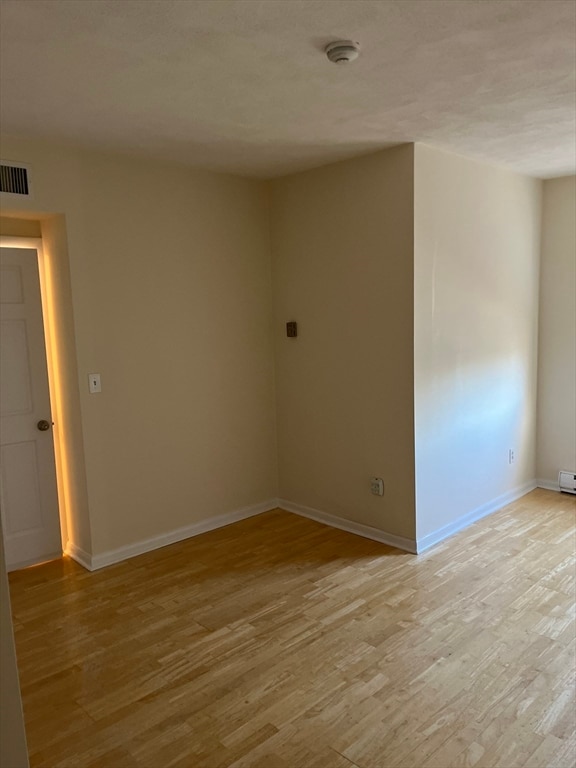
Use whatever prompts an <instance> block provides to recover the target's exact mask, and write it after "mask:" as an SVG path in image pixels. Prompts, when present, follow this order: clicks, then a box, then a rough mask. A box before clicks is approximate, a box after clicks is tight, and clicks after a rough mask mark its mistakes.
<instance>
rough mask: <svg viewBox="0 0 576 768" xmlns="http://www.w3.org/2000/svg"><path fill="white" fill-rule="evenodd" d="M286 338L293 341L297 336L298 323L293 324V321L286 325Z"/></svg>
mask: <svg viewBox="0 0 576 768" xmlns="http://www.w3.org/2000/svg"><path fill="white" fill-rule="evenodd" d="M286 336H288V338H289V339H295V338H296V336H298V323H295V322H294V321H292V322H290V323H286Z"/></svg>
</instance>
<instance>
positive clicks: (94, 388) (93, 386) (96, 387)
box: [88, 373, 102, 395]
mask: <svg viewBox="0 0 576 768" xmlns="http://www.w3.org/2000/svg"><path fill="white" fill-rule="evenodd" d="M88 389H89V390H90V394H91V395H96V394H97V393H98V392H102V384H101V382H100V374H99V373H89V374H88Z"/></svg>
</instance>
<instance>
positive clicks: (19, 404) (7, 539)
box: [0, 247, 62, 570]
mask: <svg viewBox="0 0 576 768" xmlns="http://www.w3.org/2000/svg"><path fill="white" fill-rule="evenodd" d="M0 508H1V512H2V524H3V528H4V546H5V550H6V563H7V566H8V570H14V569H15V568H18V567H22V566H25V565H30V564H32V563H38V562H42V561H43V560H48V559H50V558H53V557H58V556H59V555H61V554H62V542H61V538H60V517H59V513H58V494H57V488H56V469H55V463H54V442H53V438H52V417H51V410H50V393H49V390H48V371H47V366H46V349H45V344H44V325H43V321H42V302H41V297H40V280H39V274H38V257H37V253H36V251H35V250H33V249H31V248H4V247H2V248H1V249H0Z"/></svg>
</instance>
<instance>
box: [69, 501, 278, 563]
mask: <svg viewBox="0 0 576 768" xmlns="http://www.w3.org/2000/svg"><path fill="white" fill-rule="evenodd" d="M277 506H278V504H277V499H270V500H268V501H263V502H261V503H260V504H253V505H251V506H249V507H242V508H241V509H237V510H235V511H234V512H227V513H226V514H224V515H218V516H217V517H210V518H208V519H207V520H201V521H200V522H198V523H193V524H192V525H187V526H184V527H183V528H176V529H175V530H173V531H169V532H168V533H162V534H160V535H159V536H154V537H153V538H151V539H144V540H142V541H137V542H135V543H134V544H127V545H126V546H124V547H118V549H110V550H108V552H101V553H100V554H98V555H89V554H88V553H86V552H84V551H83V550H81V549H80V548H79V547H76V546H75V545H74V544H72V543H71V542H68V545H67V546H66V554H67V555H70V557H72V558H74V560H76V562H78V563H80V565H82V566H84V568H87V569H88V570H89V571H97V570H99V569H100V568H105V567H106V566H107V565H113V564H114V563H120V562H122V560H128V559H129V558H131V557H136V556H137V555H143V554H144V553H145V552H151V551H152V550H153V549H160V547H166V546H168V545H169V544H175V543H176V542H177V541H183V540H184V539H190V538H192V537H193V536H199V535H200V534H201V533H207V532H208V531H213V530H215V529H216V528H223V527H224V526H226V525H230V524H231V523H237V522H238V521H239V520H245V519H246V518H248V517H254V516H255V515H260V514H261V513H262V512H268V511H269V510H271V509H275V508H276V507H277Z"/></svg>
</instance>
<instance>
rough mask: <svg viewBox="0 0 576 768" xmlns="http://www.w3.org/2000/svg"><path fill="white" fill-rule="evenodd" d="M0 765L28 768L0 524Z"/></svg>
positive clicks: (6, 767)
mask: <svg viewBox="0 0 576 768" xmlns="http://www.w3.org/2000/svg"><path fill="white" fill-rule="evenodd" d="M0 765H1V766H2V768H28V751H27V749H26V734H25V732H24V719H23V717H22V700H21V697H20V685H19V682H18V668H17V666H16V650H15V648H14V634H13V630H12V615H11V612H10V593H9V591H8V578H7V576H6V563H5V561H4V538H3V536H2V523H1V521H0Z"/></svg>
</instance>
